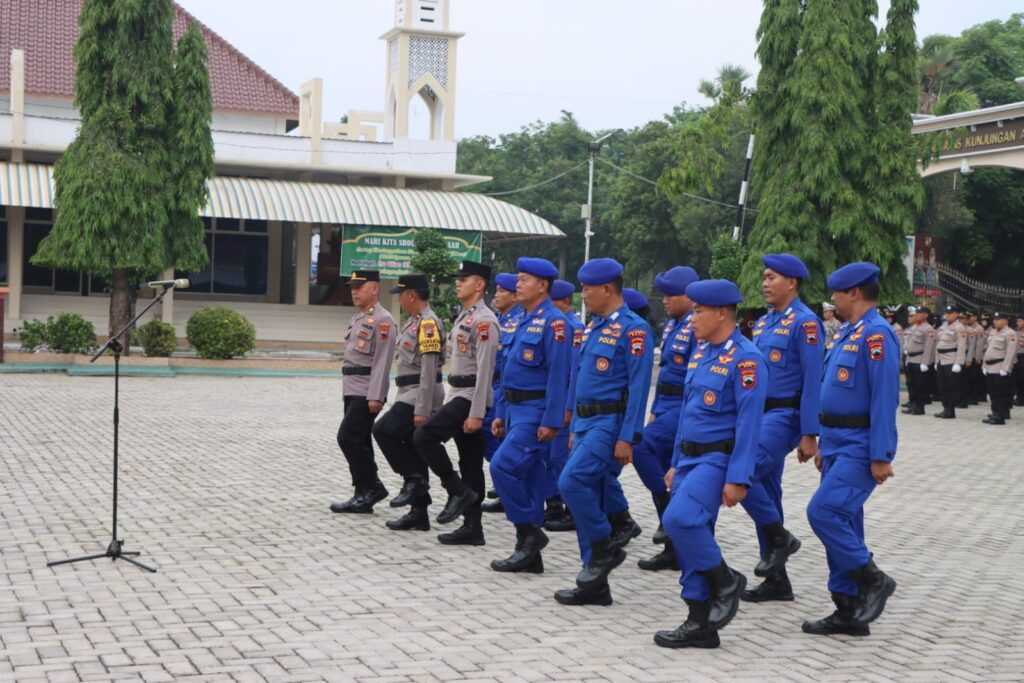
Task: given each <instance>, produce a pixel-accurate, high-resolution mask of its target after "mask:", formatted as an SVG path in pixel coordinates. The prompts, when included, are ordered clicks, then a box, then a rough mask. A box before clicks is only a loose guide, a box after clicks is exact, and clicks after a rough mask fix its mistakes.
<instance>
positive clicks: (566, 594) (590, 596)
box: [555, 583, 612, 607]
mask: <svg viewBox="0 0 1024 683" xmlns="http://www.w3.org/2000/svg"><path fill="white" fill-rule="evenodd" d="M555 600H556V601H557V602H558V603H559V604H561V605H600V606H602V607H607V606H608V605H610V604H612V589H611V588H610V587H609V586H608V584H607V583H605V584H602V585H599V586H594V587H593V588H579V587H576V588H563V589H562V590H560V591H555Z"/></svg>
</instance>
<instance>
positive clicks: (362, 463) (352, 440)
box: [338, 396, 377, 489]
mask: <svg viewBox="0 0 1024 683" xmlns="http://www.w3.org/2000/svg"><path fill="white" fill-rule="evenodd" d="M376 419H377V416H376V415H374V414H373V413H371V412H370V407H369V404H368V403H367V401H366V397H365V396H346V397H345V416H344V417H343V418H342V419H341V425H340V426H339V427H338V446H340V447H341V452H342V453H343V454H344V455H345V460H347V461H348V471H349V473H350V474H351V475H352V485H353V486H355V487H356V488H357V489H363V488H368V487H370V486H373V485H374V483H376V482H377V463H376V462H375V461H374V459H373V437H372V436H370V434H371V430H372V429H373V421H374V420H376Z"/></svg>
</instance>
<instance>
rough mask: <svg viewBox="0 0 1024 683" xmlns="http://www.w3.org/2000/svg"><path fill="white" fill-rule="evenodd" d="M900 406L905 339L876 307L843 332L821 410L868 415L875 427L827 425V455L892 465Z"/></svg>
mask: <svg viewBox="0 0 1024 683" xmlns="http://www.w3.org/2000/svg"><path fill="white" fill-rule="evenodd" d="M899 403H900V345H899V340H898V339H897V338H896V333H895V332H894V331H893V329H892V326H890V325H889V323H888V322H887V321H886V320H885V318H883V317H882V316H880V315H879V314H878V309H876V308H871V309H869V310H868V311H867V313H865V314H864V317H862V318H861V319H860V320H858V321H857V322H856V323H853V324H852V325H844V326H843V327H841V328H840V329H839V332H838V334H837V338H836V343H835V345H834V346H833V347H832V348H831V349H829V352H828V355H827V356H826V357H825V367H824V370H823V371H822V381H821V412H823V413H825V414H826V415H867V416H869V417H870V420H871V426H870V427H868V428H858V427H822V428H821V454H822V455H824V456H832V455H848V456H853V457H857V458H860V459H862V460H864V461H865V462H869V461H875V460H878V461H882V462H892V459H893V458H894V457H895V456H896V441H897V435H896V409H897V407H899Z"/></svg>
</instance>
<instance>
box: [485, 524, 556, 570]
mask: <svg viewBox="0 0 1024 683" xmlns="http://www.w3.org/2000/svg"><path fill="white" fill-rule="evenodd" d="M547 544H548V536H547V534H545V533H544V532H543V531H541V528H540V527H539V526H537V525H536V524H516V549H515V550H514V551H513V552H512V554H511V555H509V556H508V557H507V558H505V559H504V560H492V561H491V569H493V570H494V571H496V572H527V573H531V574H540V573H542V572H543V571H544V560H543V558H541V555H540V551H541V550H543V549H544V547H545V546H546V545H547Z"/></svg>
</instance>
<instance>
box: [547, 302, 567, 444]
mask: <svg viewBox="0 0 1024 683" xmlns="http://www.w3.org/2000/svg"><path fill="white" fill-rule="evenodd" d="M570 334H571V331H570V330H569V322H568V321H567V320H566V319H565V318H564V317H563V318H556V319H554V320H552V321H551V322H549V323H548V325H547V327H546V328H545V329H544V358H546V359H547V362H548V378H547V380H548V381H547V386H546V390H545V396H544V414H543V415H542V416H541V419H540V425H541V426H542V427H548V428H550V429H562V423H563V421H564V419H565V394H566V392H567V391H568V390H569V352H570V351H571V350H572V342H571V341H569V335H570Z"/></svg>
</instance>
